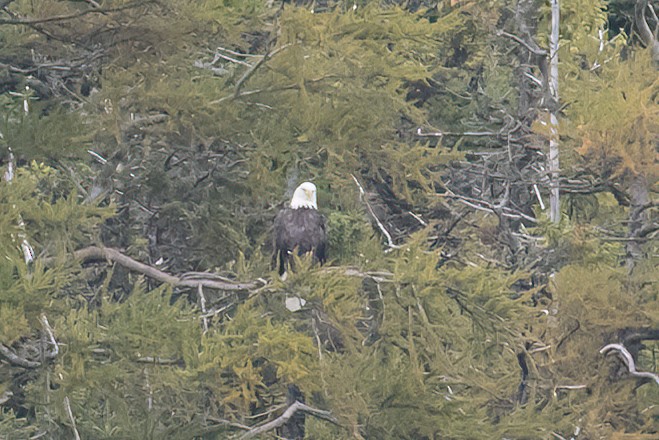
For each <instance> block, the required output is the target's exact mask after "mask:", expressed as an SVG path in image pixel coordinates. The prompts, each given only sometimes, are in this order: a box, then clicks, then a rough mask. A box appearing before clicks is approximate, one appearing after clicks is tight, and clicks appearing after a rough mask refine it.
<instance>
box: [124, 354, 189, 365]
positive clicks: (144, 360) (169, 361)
mask: <svg viewBox="0 0 659 440" xmlns="http://www.w3.org/2000/svg"><path fill="white" fill-rule="evenodd" d="M135 362H139V363H141V364H155V365H179V364H181V363H183V361H182V360H181V359H174V358H161V357H158V356H156V357H153V356H143V357H140V358H137V359H135Z"/></svg>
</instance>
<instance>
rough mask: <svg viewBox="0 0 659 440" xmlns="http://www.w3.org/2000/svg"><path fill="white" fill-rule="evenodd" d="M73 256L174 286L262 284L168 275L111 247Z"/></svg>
mask: <svg viewBox="0 0 659 440" xmlns="http://www.w3.org/2000/svg"><path fill="white" fill-rule="evenodd" d="M73 256H74V257H75V258H76V259H79V260H82V261H94V260H109V261H113V262H115V263H118V264H120V265H122V266H124V267H125V268H127V269H130V270H133V271H135V272H139V273H141V274H143V275H146V276H147V277H149V278H152V279H154V280H156V281H160V282H163V283H167V284H171V285H172V286H174V287H192V288H195V287H197V288H198V286H203V287H208V288H211V289H219V290H252V289H255V288H257V287H260V286H262V285H263V281H253V282H248V283H233V282H228V281H218V280H215V279H212V274H209V278H206V279H204V278H199V279H183V278H181V277H177V276H174V275H170V274H168V273H166V272H163V271H160V270H158V269H156V268H154V267H151V266H149V265H147V264H144V263H140V262H139V261H136V260H133V259H132V258H130V257H129V256H127V255H124V254H122V253H121V252H119V251H118V250H117V249H113V248H101V247H97V246H90V247H86V248H84V249H79V250H77V251H75V252H74V253H73ZM51 261H54V259H53V258H48V259H45V263H46V264H48V263H49V262H51Z"/></svg>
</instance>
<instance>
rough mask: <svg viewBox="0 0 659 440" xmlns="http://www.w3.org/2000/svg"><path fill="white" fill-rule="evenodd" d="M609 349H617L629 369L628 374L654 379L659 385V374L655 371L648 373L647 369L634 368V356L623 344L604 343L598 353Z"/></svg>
mask: <svg viewBox="0 0 659 440" xmlns="http://www.w3.org/2000/svg"><path fill="white" fill-rule="evenodd" d="M611 350H617V351H618V353H619V354H620V357H621V358H622V361H623V362H624V363H625V365H627V368H628V369H629V374H631V375H632V376H635V377H643V378H647V379H652V380H654V381H655V382H656V383H657V385H659V374H655V373H650V372H647V371H637V370H636V363H635V362H634V357H633V356H632V355H631V353H630V352H629V351H628V350H627V349H626V348H625V346H624V345H622V344H608V345H605V346H604V347H602V348H601V349H600V353H601V354H604V353H606V352H608V351H611Z"/></svg>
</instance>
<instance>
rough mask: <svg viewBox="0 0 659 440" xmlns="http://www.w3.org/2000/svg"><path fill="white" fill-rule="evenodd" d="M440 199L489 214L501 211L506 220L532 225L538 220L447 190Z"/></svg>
mask: <svg viewBox="0 0 659 440" xmlns="http://www.w3.org/2000/svg"><path fill="white" fill-rule="evenodd" d="M438 196H440V197H447V198H449V199H455V200H457V201H459V202H461V203H463V204H465V205H467V206H469V207H472V208H474V209H478V210H480V211H485V212H490V213H495V214H496V211H497V210H500V211H501V215H502V216H503V217H508V218H514V219H524V220H528V221H530V222H533V223H537V222H538V220H536V219H535V218H533V217H531V216H529V215H526V214H524V213H523V212H519V211H515V210H514V209H511V208H509V207H507V206H495V205H493V204H492V203H490V202H486V201H485V200H478V199H474V198H471V197H466V196H461V195H458V194H455V193H453V192H452V191H450V190H448V191H447V192H446V193H445V194H438Z"/></svg>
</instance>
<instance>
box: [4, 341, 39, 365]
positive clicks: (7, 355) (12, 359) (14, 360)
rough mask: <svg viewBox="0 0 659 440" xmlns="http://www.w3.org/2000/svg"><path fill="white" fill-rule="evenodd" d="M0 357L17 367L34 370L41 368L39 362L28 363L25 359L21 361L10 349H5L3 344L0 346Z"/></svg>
mask: <svg viewBox="0 0 659 440" xmlns="http://www.w3.org/2000/svg"><path fill="white" fill-rule="evenodd" d="M0 357H2V358H3V359H5V360H6V361H7V362H9V363H10V364H12V365H15V366H17V367H23V368H30V369H34V368H39V367H40V366H41V362H34V361H28V360H27V359H23V358H22V357H20V356H19V355H17V354H16V353H14V352H13V351H12V349H11V348H9V347H7V346H6V345H5V344H0Z"/></svg>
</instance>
